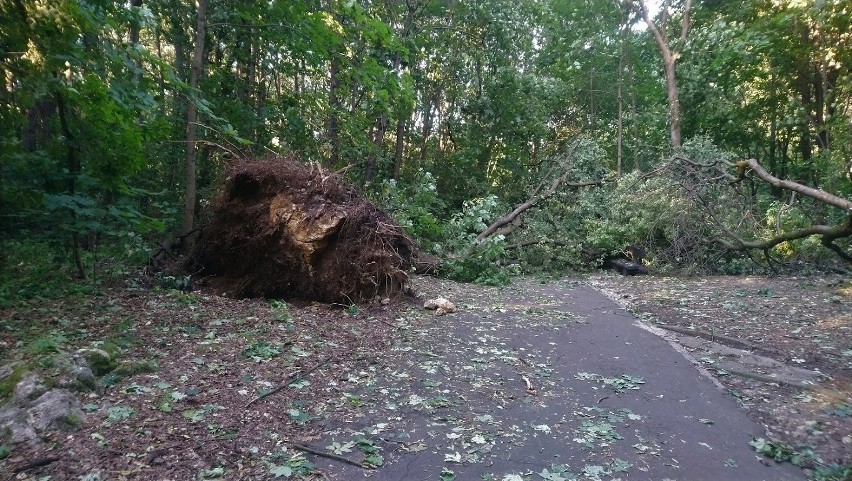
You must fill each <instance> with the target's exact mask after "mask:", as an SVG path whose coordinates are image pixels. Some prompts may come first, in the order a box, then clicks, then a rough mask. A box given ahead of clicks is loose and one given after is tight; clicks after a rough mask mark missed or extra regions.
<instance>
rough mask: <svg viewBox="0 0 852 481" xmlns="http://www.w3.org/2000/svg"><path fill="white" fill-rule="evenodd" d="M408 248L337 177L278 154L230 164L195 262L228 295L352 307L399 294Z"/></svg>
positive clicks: (395, 228)
mask: <svg viewBox="0 0 852 481" xmlns="http://www.w3.org/2000/svg"><path fill="white" fill-rule="evenodd" d="M413 248H414V244H413V242H412V241H411V239H410V238H409V237H408V236H407V235H406V234H405V232H404V231H403V229H402V228H401V227H400V226H399V225H398V224H397V223H396V222H394V221H393V220H392V219H391V218H390V217H388V216H387V215H386V214H385V213H384V212H382V211H381V210H379V209H377V208H376V207H375V206H374V205H373V204H372V203H370V202H369V201H368V200H366V199H365V198H363V197H361V196H360V195H359V194H358V193H357V192H356V191H355V190H354V189H353V188H352V187H351V186H349V185H347V184H346V183H345V182H344V181H343V180H342V178H341V177H340V176H338V175H335V174H331V173H328V172H326V171H324V170H323V169H321V168H320V167H318V166H315V167H309V166H306V165H304V164H302V163H300V162H298V161H296V160H293V159H288V158H281V157H277V158H270V159H264V160H240V161H238V162H236V163H235V164H234V165H233V166H232V167H231V169H230V172H229V175H228V177H227V180H226V182H225V187H224V190H223V192H222V193H221V194H220V195H219V197H218V198H217V199H216V201H215V202H214V205H213V216H212V221H211V222H210V223H209V224H207V225H205V226H204V227H202V228H201V229H200V233H199V237H198V240H197V242H196V248H195V250H194V253H193V256H192V261H193V262H194V263H195V264H196V265H197V269H201V271H200V275H201V276H203V277H205V278H206V279H207V282H208V283H209V284H210V285H212V286H213V287H214V289H217V290H219V291H221V292H223V293H226V294H228V295H232V296H236V297H274V298H285V299H304V300H319V301H323V302H332V303H345V304H347V305H348V304H351V303H353V302H360V301H365V300H369V299H372V298H374V297H375V296H377V295H382V296H392V295H395V294H397V293H399V292H400V291H402V289H403V288H404V286H405V284H406V282H407V280H408V274H407V272H408V270H409V267H410V262H411V260H410V259H411V254H412V251H413Z"/></svg>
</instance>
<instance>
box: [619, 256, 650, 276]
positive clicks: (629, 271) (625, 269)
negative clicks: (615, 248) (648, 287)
mask: <svg viewBox="0 0 852 481" xmlns="http://www.w3.org/2000/svg"><path fill="white" fill-rule="evenodd" d="M612 265H613V267H614V268H615V272H618V273H619V274H621V275H623V276H635V275H645V274H647V273H648V268H647V267H645V266H643V265H642V264H637V263H635V262H630V261H628V260H625V259H616V260H614V261H613V262H612Z"/></svg>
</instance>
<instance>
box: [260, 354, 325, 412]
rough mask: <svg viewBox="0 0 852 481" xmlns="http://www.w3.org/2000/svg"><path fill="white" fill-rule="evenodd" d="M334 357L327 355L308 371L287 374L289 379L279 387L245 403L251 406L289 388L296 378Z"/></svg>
mask: <svg viewBox="0 0 852 481" xmlns="http://www.w3.org/2000/svg"><path fill="white" fill-rule="evenodd" d="M333 358H334V356H328V357H326V358H325V359H323V360H322V361H320V362H318V363H316V364H314V365H313V366H312V367H310V368H309V369H308V370H306V371H299V372H294V373H293V374H291V375H289V376H287V379H285V380H284V382H282V383H281V385H280V386H278V387H277V388H275V389H273V390H271V391H269V392H265V393H263V394H261V395H260V396H258V397H256V398H254V399H252V400H251V401H249V403H248V404H246V405H245V407H249V406H251V405H252V404H254V403H256V402H258V401H260V400H261V399H263V398H266V397H269V396H271V395H273V394H275V393H277V392H281V391H283V390H284V389H286V388H287V386H289V385H290V384H292V383H293V382H294V381H295V380H296V379H298V378H300V377H305V376H307V375H308V374H310V373H312V372H314V371H316V370H317V369H319V368H321V367H323V366H324V365H326V364H328V362H329V361H331V360H332V359H333Z"/></svg>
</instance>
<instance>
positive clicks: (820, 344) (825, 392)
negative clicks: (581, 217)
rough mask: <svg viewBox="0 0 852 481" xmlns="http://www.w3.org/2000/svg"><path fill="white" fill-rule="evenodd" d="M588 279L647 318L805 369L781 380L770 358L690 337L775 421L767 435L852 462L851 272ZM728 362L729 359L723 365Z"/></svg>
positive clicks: (727, 382) (758, 412) (716, 371)
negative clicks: (762, 360)
mask: <svg viewBox="0 0 852 481" xmlns="http://www.w3.org/2000/svg"><path fill="white" fill-rule="evenodd" d="M589 282H590V283H591V284H592V285H593V286H595V287H596V288H598V289H600V290H603V291H604V292H605V293H607V294H608V295H609V297H610V298H612V299H613V300H615V301H617V302H619V303H620V304H622V305H623V306H625V307H626V308H627V309H629V310H631V311H632V312H634V313H635V314H636V315H637V316H639V317H640V318H641V319H643V320H645V321H646V322H649V323H651V324H654V325H659V326H663V327H665V328H666V329H668V330H670V332H672V333H674V334H675V335H676V336H677V337H681V338H682V337H683V336H687V337H692V338H693V339H695V338H698V339H703V340H709V341H712V342H713V343H715V344H721V345H723V346H727V347H731V348H737V349H743V350H745V351H748V352H750V353H756V354H758V355H760V356H761V357H766V358H770V359H774V360H775V361H779V362H780V363H781V365H780V368H781V369H784V370H787V371H789V370H790V369H793V370H795V371H798V375H797V373H795V372H794V373H793V374H791V375H790V376H789V377H784V376H779V377H780V378H781V379H777V378H773V375H772V372H773V371H776V369H773V368H771V367H769V368H766V367H765V366H764V365H759V366H755V365H754V364H753V363H740V362H734V363H733V364H730V363H727V364H725V361H726V359H725V357H726V356H725V354H729V353H723V355H722V356H718V355H716V356H714V355H712V354H708V353H707V352H705V350H704V349H703V348H702V347H701V346H700V345H699V344H695V343H691V342H688V343H685V344H688V347H687V350H688V351H691V352H692V354H693V356H695V357H696V358H697V359H698V361H699V362H700V363H701V364H702V365H703V367H704V368H706V370H707V371H708V372H709V373H711V374H712V375H714V376H715V377H716V378H717V379H718V380H719V382H720V383H721V384H722V385H723V386H724V387H725V388H726V389H728V390H729V391H730V392H731V393H732V394H734V395H735V396H736V397H737V398H738V399H739V400H740V402H741V404H742V405H743V406H744V407H745V408H746V409H747V410H748V411H749V412H750V413H751V414H752V415H753V416H754V417H755V418H756V419H758V420H759V421H760V422H761V423H762V424H763V425H764V426H765V427H766V430H767V436H768V437H771V438H774V439H779V440H782V441H784V442H786V443H788V444H789V445H790V446H792V447H793V448H795V449H812V450H813V452H814V453H816V454H817V455H819V456H820V457H821V458H822V459H823V461H825V462H832V463H838V464H849V463H852V283H850V281H849V280H848V279H846V278H843V277H839V276H833V277H800V278H795V277H793V278H775V277H732V276H731V277H701V278H681V277H658V276H637V277H623V276H616V275H609V274H600V275H594V276H591V277H590V278H589ZM717 351H718V350H717ZM728 357H730V356H728ZM722 364H724V365H725V367H719V366H720V365H722ZM729 365H731V366H733V367H732V368H728V367H727V366H729ZM799 369H802V370H804V372H802V371H799ZM813 372H816V373H817V375H815V376H814V375H813V374H812V373H813Z"/></svg>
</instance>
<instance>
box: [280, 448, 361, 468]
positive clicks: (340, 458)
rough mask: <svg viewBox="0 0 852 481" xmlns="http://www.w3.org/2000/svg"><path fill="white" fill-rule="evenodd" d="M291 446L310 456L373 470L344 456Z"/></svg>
mask: <svg viewBox="0 0 852 481" xmlns="http://www.w3.org/2000/svg"><path fill="white" fill-rule="evenodd" d="M290 446H293V447H294V448H295V449H298V450H299V451H304V452H306V453H310V454H313V455H316V456H320V457H323V458H327V459H331V460H334V461H340V462H341V463H346V464H351V465H352V466H358V467H359V468H363V469H372V468H371V467H370V466H367V465H365V464H363V463H359V462H356V461H352V460H351V459H348V458H344V457H343V456H338V455H336V454H333V453H329V452H327V451H321V450H319V449H315V448H312V447H310V446H305V445H303V444H290Z"/></svg>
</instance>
